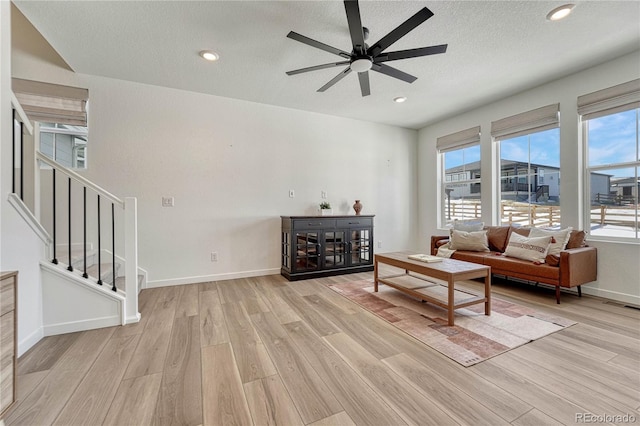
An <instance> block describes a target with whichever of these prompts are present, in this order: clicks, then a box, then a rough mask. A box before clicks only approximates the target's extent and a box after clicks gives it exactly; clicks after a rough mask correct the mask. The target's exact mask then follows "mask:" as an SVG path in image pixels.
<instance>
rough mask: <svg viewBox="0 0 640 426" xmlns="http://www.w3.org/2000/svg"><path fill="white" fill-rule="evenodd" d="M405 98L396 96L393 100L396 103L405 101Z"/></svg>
mask: <svg viewBox="0 0 640 426" xmlns="http://www.w3.org/2000/svg"><path fill="white" fill-rule="evenodd" d="M406 100H407V98H406V97H405V96H398V97H397V98H393V102H396V103H398V104H401V103H402V102H404V101H406Z"/></svg>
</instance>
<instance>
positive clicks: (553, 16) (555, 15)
mask: <svg viewBox="0 0 640 426" xmlns="http://www.w3.org/2000/svg"><path fill="white" fill-rule="evenodd" d="M575 6H576V5H575V4H565V5H562V6H560V7H556V8H555V9H553V10H552V11H551V12H549V13H548V14H547V19H548V20H549V21H559V20H560V19H562V18H566V17H567V16H569V14H570V13H571V11H572V10H573V8H574V7H575Z"/></svg>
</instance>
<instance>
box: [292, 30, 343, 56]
mask: <svg viewBox="0 0 640 426" xmlns="http://www.w3.org/2000/svg"><path fill="white" fill-rule="evenodd" d="M287 37H289V38H290V39H292V40H295V41H299V42H300V43H304V44H307V45H309V46H311V47H315V48H316V49H320V50H324V51H325V52H329V53H333V54H334V55H338V56H342V57H343V58H345V59H351V54H350V53H348V52H345V51H344V50H340V49H336V48H335V47H332V46H329V45H328V44H324V43H321V42H319V41H317V40H314V39H312V38H309V37H307V36H303V35H302V34H298V33H296V32H294V31H289V34H287Z"/></svg>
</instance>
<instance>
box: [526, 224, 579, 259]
mask: <svg viewBox="0 0 640 426" xmlns="http://www.w3.org/2000/svg"><path fill="white" fill-rule="evenodd" d="M572 230H573V228H572V227H568V228H565V229H559V230H552V229H539V228H531V232H529V237H530V238H533V237H546V236H550V237H553V240H551V245H549V253H548V254H553V255H558V256H559V255H560V252H561V251H562V250H564V249H565V247H566V246H567V243H568V242H569V237H570V234H571V231H572ZM554 240H555V241H554Z"/></svg>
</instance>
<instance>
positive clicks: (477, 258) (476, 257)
mask: <svg viewBox="0 0 640 426" xmlns="http://www.w3.org/2000/svg"><path fill="white" fill-rule="evenodd" d="M492 255H493V253H490V252H486V251H466V250H456V251H455V252H454V253H453V254H452V255H451V258H452V259H455V260H462V261H463V262H472V263H477V264H479V265H484V258H485V256H492Z"/></svg>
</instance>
